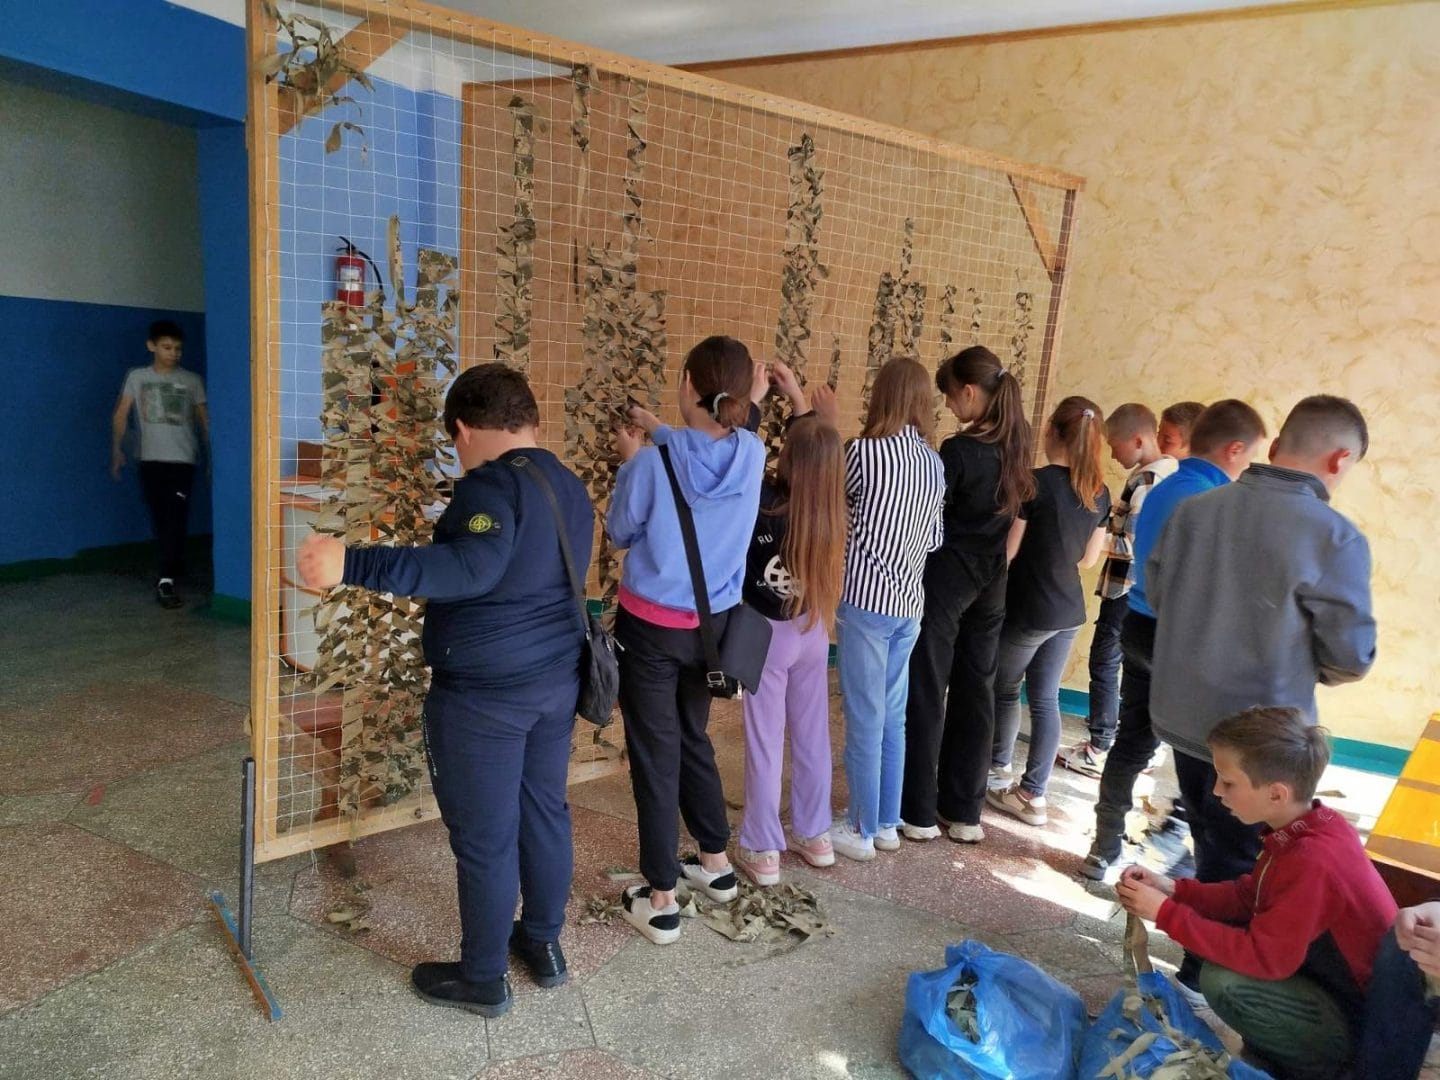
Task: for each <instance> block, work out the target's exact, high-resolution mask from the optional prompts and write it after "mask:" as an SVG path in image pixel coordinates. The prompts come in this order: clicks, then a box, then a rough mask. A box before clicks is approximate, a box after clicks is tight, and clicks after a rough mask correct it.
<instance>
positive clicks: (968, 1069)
mask: <svg viewBox="0 0 1440 1080" xmlns="http://www.w3.org/2000/svg"><path fill="white" fill-rule="evenodd" d="M966 975H969V976H972V977H973V978H974V979H975V981H976V983H975V990H974V994H975V1012H976V1026H977V1027H978V1028H979V1032H980V1039H979V1041H978V1042H972V1041H971V1040H970V1038H969V1037H968V1036H966V1035H965V1034H964V1032H962V1031H961V1030H960V1028H959V1027H958V1026H957V1025H956V1024H955V1022H954V1021H953V1020H951V1019H950V1015H949V1014H948V1013H947V1012H946V1011H945V1005H946V995H947V994H949V992H950V988H951V987H953V986H954V985H955V983H956V981H957V980H959V979H961V978H962V977H964V976H966ZM1084 1034H1085V1006H1084V1005H1083V1004H1082V1003H1081V1001H1080V998H1079V997H1078V996H1077V995H1076V993H1075V991H1073V990H1071V989H1070V988H1069V987H1068V986H1064V985H1062V984H1061V983H1058V982H1056V981H1055V980H1054V979H1052V978H1051V977H1050V976H1049V975H1046V974H1045V972H1043V971H1041V970H1040V969H1039V968H1037V967H1036V966H1035V965H1034V964H1031V963H1029V962H1028V961H1025V960H1021V959H1020V958H1019V957H1018V956H1010V955H1008V954H1006V953H1000V952H995V951H993V950H991V949H987V948H986V947H985V946H984V945H981V944H980V943H979V942H978V941H965V942H962V943H961V944H959V945H951V946H950V947H948V948H947V949H946V950H945V967H944V968H942V969H941V970H940V971H917V972H915V973H914V974H912V975H911V976H910V979H909V982H908V983H906V986H905V1017H904V1019H903V1020H902V1021H901V1023H900V1063H901V1064H902V1065H904V1066H905V1068H906V1069H907V1070H909V1072H910V1074H911V1075H912V1076H914V1077H916V1078H917V1080H975V1078H982V1080H1007V1078H1010V1080H1071V1078H1072V1077H1073V1076H1074V1075H1075V1057H1076V1055H1077V1054H1078V1053H1079V1050H1080V1043H1081V1040H1082V1039H1083V1038H1084Z"/></svg>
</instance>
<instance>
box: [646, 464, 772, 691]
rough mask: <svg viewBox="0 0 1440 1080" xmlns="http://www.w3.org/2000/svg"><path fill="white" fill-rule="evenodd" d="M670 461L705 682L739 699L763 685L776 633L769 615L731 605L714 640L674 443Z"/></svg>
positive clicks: (667, 467) (707, 595)
mask: <svg viewBox="0 0 1440 1080" xmlns="http://www.w3.org/2000/svg"><path fill="white" fill-rule="evenodd" d="M660 459H661V460H662V461H663V462H665V475H667V476H668V477H669V478H670V491H671V494H673V495H674V497H675V513H676V515H677V516H678V517H679V518H680V535H681V536H683V537H684V538H685V559H686V561H687V562H688V563H689V564H690V584H691V585H692V586H693V587H694V589H695V614H696V615H697V616H699V619H700V643H701V645H702V646H703V647H704V649H705V685H706V686H708V687H709V688H710V696H711V697H717V698H738V697H739V696H740V695H741V691H742V688H743V689H745V690H749V691H750V692H751V693H752V694H753V693H754V692H755V691H756V690H757V689H759V687H760V675H761V673H762V672H763V671H764V670H765V657H766V656H767V655H768V654H769V652H770V636H771V634H772V633H773V631H772V629H771V626H770V620H768V619H767V618H765V616H764V615H761V614H760V613H759V612H758V611H756V610H755V609H754V608H752V607H748V606H747V605H745V604H744V603H740V604H736V605H735V606H734V607H733V608H731V609H730V615H729V617H728V618H727V619H726V620H725V634H724V636H723V637H721V638H720V640H719V641H718V642H717V641H716V640H715V624H714V622H713V621H711V618H710V590H709V589H708V588H706V586H705V569H704V567H703V566H701V564H700V544H699V541H697V540H696V539H695V517H694V515H693V514H691V513H690V506H689V504H688V503H686V502H685V496H684V495H683V494H682V493H681V491H680V481H679V480H677V479H676V478H675V466H674V465H672V464H671V463H670V448H669V447H668V446H662V447H660Z"/></svg>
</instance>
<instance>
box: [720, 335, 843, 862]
mask: <svg viewBox="0 0 1440 1080" xmlns="http://www.w3.org/2000/svg"><path fill="white" fill-rule="evenodd" d="M773 378H774V381H775V385H776V387H777V388H778V389H779V390H780V391H781V392H782V393H784V394H785V395H786V396H787V397H789V398H790V402H791V405H792V415H793V416H794V417H795V419H793V420H792V421H791V423H790V426H789V428H788V430H787V431H786V434H785V443H784V446H783V447H782V448H781V451H780V460H779V462H778V464H777V465H776V468H775V472H774V475H773V476H770V477H767V478H766V481H765V483H764V485H763V486H762V487H761V489H760V515H759V517H758V518H756V521H755V533H754V536H753V537H752V539H751V541H750V552H749V555H748V557H747V561H746V575H745V592H744V595H745V602H746V603H747V604H749V605H750V606H751V607H753V608H754V609H755V610H756V611H758V612H760V614H762V615H764V616H765V617H766V618H767V619H769V620H770V622H771V625H772V627H773V630H774V633H773V636H772V637H771V639H770V653H769V656H768V657H767V658H766V661H765V672H764V674H763V675H762V676H761V679H760V688H759V689H758V690H757V691H756V692H755V693H753V694H747V695H746V696H745V699H744V713H745V814H744V817H743V818H742V819H741V822H740V845H739V851H738V854H737V858H736V863H737V865H738V866H739V867H740V870H741V871H742V872H743V873H744V874H746V876H748V877H749V878H750V879H751V880H752V881H754V882H755V884H757V885H774V884H777V883H778V882H779V880H780V852H781V851H783V850H785V849H786V848H787V847H788V848H789V849H790V850H791V851H794V852H796V853H797V854H798V855H799V856H800V857H801V858H802V859H804V860H805V861H806V862H808V863H809V864H810V865H811V866H830V865H832V864H833V863H834V862H835V853H834V850H833V848H832V847H831V845H830V837H829V829H830V816H831V815H830V776H831V770H832V768H833V765H832V762H831V757H830V685H829V676H828V670H827V669H828V667H829V658H830V631H831V629H832V627H833V626H834V622H835V608H836V606H837V605H838V604H839V602H840V583H841V578H842V575H843V572H844V562H845V530H846V515H845V464H844V457H843V454H842V450H841V443H840V433H839V432H838V431H836V430H835V428H834V426H833V425H831V424H829V423H827V422H825V421H824V420H821V419H820V418H819V417H818V416H816V414H815V413H813V412H811V411H810V410H809V403H808V402H807V401H806V398H805V393H804V391H803V390H802V389H801V388H800V386H799V384H798V382H796V380H795V376H794V375H793V374H792V373H791V371H790V369H789V368H788V367H786V366H785V365H784V364H780V363H776V364H775V365H774V376H773ZM787 732H788V734H789V737H790V825H791V830H792V832H793V838H792V839H791V841H790V842H789V843H788V844H787V842H786V838H785V831H784V829H783V828H782V827H781V824H780V785H781V765H782V760H783V758H784V754H785V737H786V734H787Z"/></svg>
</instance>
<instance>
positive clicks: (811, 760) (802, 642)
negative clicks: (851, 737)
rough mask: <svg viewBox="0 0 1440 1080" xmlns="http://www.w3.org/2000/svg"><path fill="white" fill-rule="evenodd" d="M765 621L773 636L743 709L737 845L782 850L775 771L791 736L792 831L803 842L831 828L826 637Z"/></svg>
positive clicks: (793, 623) (818, 626) (815, 627)
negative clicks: (756, 684)
mask: <svg viewBox="0 0 1440 1080" xmlns="http://www.w3.org/2000/svg"><path fill="white" fill-rule="evenodd" d="M805 621H806V620H805V619H803V618H802V619H785V620H783V621H780V622H776V621H775V620H773V619H772V620H771V621H770V625H771V626H772V627H773V628H774V631H775V633H774V636H773V637H772V638H771V639H770V655H769V656H768V658H767V659H766V661H765V674H764V676H763V677H762V678H761V680H760V689H759V690H757V691H756V692H755V693H753V694H747V695H746V696H745V699H744V707H745V816H744V817H743V818H742V819H741V822H740V846H741V847H745V848H749V849H750V850H751V851H783V850H784V849H785V846H786V844H785V831H784V829H782V828H781V826H780V771H781V765H782V760H783V757H784V753H785V735H786V732H787V731H788V732H789V735H790V825H791V828H792V829H793V830H794V833H795V835H796V836H797V837H798V838H801V839H807V838H810V837H816V836H824V835H825V834H826V833H827V832H828V831H829V829H830V819H831V817H832V816H833V815H832V814H831V812H830V776H831V770H832V769H833V767H834V766H833V763H832V759H831V757H830V679H829V672H828V667H829V660H830V635H829V634H828V633H826V631H825V623H824V622H822V621H821V620H819V619H815V620H813V622H812V623H811V625H810V627H809V629H803V628H802V627H803V626H804V623H805Z"/></svg>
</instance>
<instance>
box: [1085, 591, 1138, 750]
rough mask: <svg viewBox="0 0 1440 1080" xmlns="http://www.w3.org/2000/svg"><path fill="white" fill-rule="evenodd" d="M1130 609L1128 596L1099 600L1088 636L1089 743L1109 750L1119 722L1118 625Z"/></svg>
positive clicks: (1097, 748) (1122, 621) (1098, 748)
mask: <svg viewBox="0 0 1440 1080" xmlns="http://www.w3.org/2000/svg"><path fill="white" fill-rule="evenodd" d="M1129 610H1130V598H1129V597H1128V596H1115V597H1109V598H1106V599H1104V600H1101V601H1100V614H1099V615H1097V616H1096V617H1095V636H1094V637H1092V638H1091V639H1090V723H1089V728H1090V745H1091V746H1093V747H1095V749H1096V750H1109V749H1110V746H1111V744H1112V743H1114V742H1115V728H1116V726H1117V725H1118V724H1119V723H1120V627H1121V625H1122V624H1123V623H1124V622H1125V615H1126V613H1127V612H1128V611H1129Z"/></svg>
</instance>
